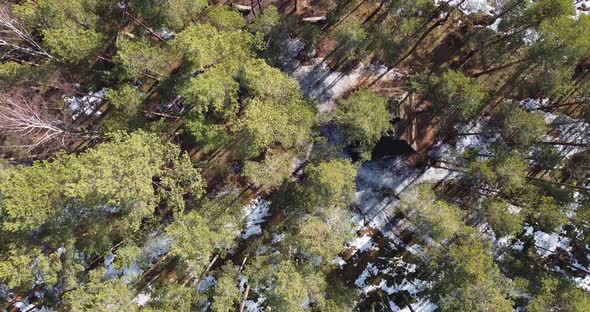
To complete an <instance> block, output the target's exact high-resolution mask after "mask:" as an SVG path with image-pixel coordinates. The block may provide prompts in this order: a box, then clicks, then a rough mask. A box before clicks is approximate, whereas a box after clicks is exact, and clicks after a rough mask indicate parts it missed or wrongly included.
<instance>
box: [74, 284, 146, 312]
mask: <svg viewBox="0 0 590 312" xmlns="http://www.w3.org/2000/svg"><path fill="white" fill-rule="evenodd" d="M132 299H133V293H132V292H131V289H129V287H128V286H127V284H125V283H124V282H123V281H122V280H120V279H113V280H108V281H100V280H91V281H90V282H88V283H85V284H84V285H82V286H80V287H77V288H76V289H74V290H72V291H69V292H66V293H65V295H64V298H63V304H64V306H65V307H66V308H67V310H68V311H88V310H92V311H100V312H103V311H104V312H106V311H112V310H119V311H137V310H138V308H137V305H136V304H135V303H133V301H132Z"/></svg>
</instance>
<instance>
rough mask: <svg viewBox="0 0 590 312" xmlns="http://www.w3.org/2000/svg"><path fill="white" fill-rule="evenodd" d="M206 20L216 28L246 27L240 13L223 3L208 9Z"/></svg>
mask: <svg viewBox="0 0 590 312" xmlns="http://www.w3.org/2000/svg"><path fill="white" fill-rule="evenodd" d="M207 21H208V22H209V23H211V25H213V26H215V28H217V29H218V30H239V29H242V28H244V27H246V21H245V20H244V18H243V17H242V14H240V12H238V11H236V10H232V9H231V8H229V7H227V6H224V5H218V6H215V7H213V8H211V9H209V13H208V16H207Z"/></svg>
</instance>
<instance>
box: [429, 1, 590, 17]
mask: <svg viewBox="0 0 590 312" xmlns="http://www.w3.org/2000/svg"><path fill="white" fill-rule="evenodd" d="M446 1H447V0H434V3H435V4H437V5H438V4H440V3H443V2H446ZM460 2H461V0H451V1H450V3H449V4H450V5H453V6H456V5H457V4H459V3H460ZM501 2H502V1H498V0H467V1H465V2H464V3H463V4H462V5H461V6H460V7H459V10H461V12H463V13H464V14H467V15H469V14H475V13H484V14H489V15H494V14H496V13H498V12H495V11H496V8H497V7H498V5H499V4H501ZM574 7H575V9H576V15H578V14H590V0H574Z"/></svg>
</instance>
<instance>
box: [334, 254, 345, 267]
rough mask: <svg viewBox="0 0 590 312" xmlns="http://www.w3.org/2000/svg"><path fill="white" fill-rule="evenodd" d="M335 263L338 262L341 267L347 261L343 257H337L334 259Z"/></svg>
mask: <svg viewBox="0 0 590 312" xmlns="http://www.w3.org/2000/svg"><path fill="white" fill-rule="evenodd" d="M332 263H333V264H337V265H338V266H339V267H340V268H342V267H343V266H345V265H346V261H344V259H342V257H337V258H336V259H334V260H332Z"/></svg>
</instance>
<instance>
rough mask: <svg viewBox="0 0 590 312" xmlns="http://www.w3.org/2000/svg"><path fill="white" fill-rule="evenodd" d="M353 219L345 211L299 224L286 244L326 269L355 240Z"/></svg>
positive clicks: (304, 220) (318, 216)
mask: <svg viewBox="0 0 590 312" xmlns="http://www.w3.org/2000/svg"><path fill="white" fill-rule="evenodd" d="M351 220H352V216H351V214H350V212H349V211H348V210H345V209H330V210H327V211H325V212H324V213H323V214H320V215H309V216H307V217H304V218H302V219H300V220H299V221H298V222H297V225H296V228H295V230H294V231H293V232H291V235H290V237H288V238H285V241H287V242H293V245H295V246H296V247H297V248H298V250H299V252H300V254H301V256H302V257H303V258H306V259H308V261H310V263H312V264H313V265H314V266H318V267H326V266H327V265H330V264H331V263H332V260H333V259H334V258H336V257H337V256H338V254H339V253H340V252H341V251H342V249H343V248H344V244H345V243H346V242H347V241H349V240H350V239H352V238H353V237H354V234H355V231H354V228H353V224H352V222H351Z"/></svg>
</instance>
